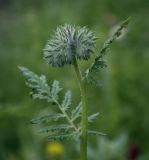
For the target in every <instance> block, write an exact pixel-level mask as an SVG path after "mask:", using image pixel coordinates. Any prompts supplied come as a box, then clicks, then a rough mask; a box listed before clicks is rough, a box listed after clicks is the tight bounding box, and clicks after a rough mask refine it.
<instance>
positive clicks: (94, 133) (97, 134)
mask: <svg viewBox="0 0 149 160" xmlns="http://www.w3.org/2000/svg"><path fill="white" fill-rule="evenodd" d="M88 134H89V135H91V136H106V134H105V133H102V132H98V131H92V130H89V131H88Z"/></svg>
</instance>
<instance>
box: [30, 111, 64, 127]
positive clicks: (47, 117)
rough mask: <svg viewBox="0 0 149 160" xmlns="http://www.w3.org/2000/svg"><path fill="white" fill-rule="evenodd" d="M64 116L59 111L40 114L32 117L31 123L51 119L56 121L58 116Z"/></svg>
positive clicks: (39, 122)
mask: <svg viewBox="0 0 149 160" xmlns="http://www.w3.org/2000/svg"><path fill="white" fill-rule="evenodd" d="M64 117H65V116H64V115H63V114H60V113H54V114H48V115H45V116H41V117H39V118H36V119H32V120H31V123H32V124H41V123H43V122H50V121H52V120H54V121H57V120H58V119H60V118H64Z"/></svg>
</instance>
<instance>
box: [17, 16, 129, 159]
mask: <svg viewBox="0 0 149 160" xmlns="http://www.w3.org/2000/svg"><path fill="white" fill-rule="evenodd" d="M128 23H129V19H127V20H125V21H124V22H122V24H121V25H120V26H119V28H118V29H117V30H116V31H115V33H114V34H113V35H112V36H111V37H110V38H109V39H108V40H107V41H106V42H105V43H104V45H103V47H102V48H101V50H100V51H99V52H97V53H96V57H95V59H94V61H93V63H92V64H91V65H90V67H89V68H88V69H87V70H86V71H85V72H84V73H83V74H82V71H81V70H80V68H79V65H78V60H88V59H89V58H90V56H91V55H92V54H93V53H95V48H96V41H97V38H96V36H95V34H94V33H93V32H92V31H90V30H88V29H87V28H86V27H75V26H71V25H64V26H60V27H58V28H57V29H56V31H55V34H54V36H53V37H52V38H51V39H50V40H49V41H48V42H47V44H46V46H45V49H44V59H45V60H46V61H47V62H48V64H49V65H51V66H52V67H63V66H64V65H72V66H73V67H74V71H75V73H76V76H77V79H78V83H79V87H80V93H81V101H80V102H79V103H78V106H76V107H75V108H74V107H73V108H71V105H72V104H71V98H72V97H71V91H70V90H68V91H67V92H66V93H65V95H64V98H63V100H62V101H61V100H60V99H59V94H60V92H61V90H62V88H61V87H60V85H59V82H58V81H56V80H54V81H53V83H52V84H51V85H49V84H48V83H47V79H46V77H45V76H44V75H41V76H39V75H37V74H35V73H34V72H32V71H30V70H29V69H27V68H25V67H19V69H20V70H21V72H22V74H23V76H24V77H25V78H26V84H27V85H28V86H29V87H30V88H31V89H32V91H31V93H30V94H31V95H32V97H33V99H43V100H46V101H48V102H49V103H54V104H56V105H57V107H58V108H59V112H58V113H54V114H53V113H49V114H47V115H43V116H42V117H39V118H36V119H33V120H31V123H32V124H42V123H44V126H45V123H46V126H45V127H44V128H43V129H41V132H46V133H47V134H48V138H49V140H63V139H79V140H80V160H87V137H88V135H104V134H102V133H100V132H98V131H93V130H89V129H88V123H89V122H92V121H93V120H95V119H96V118H97V116H98V115H99V113H95V114H92V115H89V116H88V115H87V103H86V85H87V84H88V83H92V84H95V85H97V83H98V79H96V76H95V75H96V73H98V72H99V71H100V70H101V68H103V67H105V66H106V63H105V61H104V56H105V54H106V53H107V50H108V49H109V46H110V44H112V43H113V42H114V41H115V40H116V39H117V38H118V37H119V36H120V35H121V33H122V31H123V29H125V28H127V26H128ZM68 110H69V111H68ZM61 119H65V123H61V122H63V121H60V120H61ZM52 121H59V122H58V123H57V125H52V126H51V125H49V122H52ZM54 124H55V123H54Z"/></svg>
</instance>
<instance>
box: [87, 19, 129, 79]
mask: <svg viewBox="0 0 149 160" xmlns="http://www.w3.org/2000/svg"><path fill="white" fill-rule="evenodd" d="M129 22H130V19H129V18H128V19H126V20H125V21H123V22H122V24H121V25H120V26H119V28H118V29H117V30H116V31H115V33H114V34H113V35H112V36H111V37H110V38H109V39H108V40H107V41H106V42H105V43H104V45H103V47H102V48H101V50H100V51H99V53H97V56H96V58H95V60H94V62H93V63H92V64H91V66H90V67H89V68H88V69H87V70H86V72H85V78H86V79H87V80H88V82H92V81H91V80H90V77H92V79H94V74H95V73H96V72H99V71H100V69H101V68H104V67H106V63H105V61H104V60H103V57H104V55H105V54H106V53H107V51H108V49H109V47H110V45H111V44H112V43H113V42H114V41H115V40H116V39H117V38H118V37H119V36H120V35H121V33H122V31H123V30H124V29H125V28H127V26H128V24H129ZM94 81H96V80H95V79H94Z"/></svg>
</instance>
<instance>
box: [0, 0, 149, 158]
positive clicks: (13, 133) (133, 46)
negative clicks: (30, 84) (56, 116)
mask: <svg viewBox="0 0 149 160" xmlns="http://www.w3.org/2000/svg"><path fill="white" fill-rule="evenodd" d="M148 8H149V3H148V0H125V1H122V0H100V1H99V0H94V1H91V0H75V1H72V0H42V1H41V0H14V1H11V0H0V160H45V159H60V160H62V159H65V160H66V159H70V157H72V158H71V159H72V160H73V159H74V160H77V159H78V153H77V150H78V149H77V147H78V146H74V145H72V147H70V145H71V144H70V142H66V143H65V144H64V145H63V146H61V144H57V145H55V146H56V149H57V150H56V152H55V151H53V150H51V147H53V146H52V144H49V142H48V141H47V139H46V137H44V136H42V135H40V134H38V128H34V126H32V125H30V123H29V121H30V119H32V118H33V117H37V115H39V114H42V113H43V112H50V111H51V112H52V110H51V108H53V107H50V106H48V104H46V103H43V102H41V101H32V100H31V98H30V97H29V95H28V92H29V90H28V88H27V87H26V86H25V84H24V80H23V78H22V76H21V75H20V73H19V71H18V69H17V66H18V65H23V66H26V67H28V68H30V69H31V70H33V71H35V72H37V73H39V74H41V73H42V74H45V75H47V77H48V78H49V82H52V81H53V80H54V79H59V80H60V82H61V84H63V88H65V89H68V88H70V89H71V90H73V103H74V104H76V103H77V101H78V100H79V98H80V97H79V92H78V86H77V85H76V82H75V79H74V76H73V71H72V69H70V67H65V68H64V69H53V68H50V67H49V66H48V65H47V64H46V63H45V61H44V60H43V58H42V57H43V53H42V49H43V48H44V45H45V43H46V41H47V39H49V38H50V36H51V34H52V33H53V30H54V29H55V28H56V27H57V26H58V25H63V24H65V23H68V24H69V23H70V24H76V25H81V26H84V25H85V26H88V27H89V28H90V29H92V30H94V31H95V33H96V36H98V37H99V40H98V46H99V47H101V46H102V44H103V42H104V41H105V40H106V39H107V38H108V37H109V35H110V34H111V33H112V31H113V30H114V28H115V27H116V26H117V25H118V23H119V22H121V21H122V20H124V19H126V18H127V17H129V16H130V17H131V18H132V20H131V25H130V27H129V30H128V33H127V36H125V33H124V36H123V37H122V38H120V39H119V40H117V43H115V44H114V45H113V47H112V49H111V51H110V52H109V55H108V56H107V61H108V64H109V65H108V67H107V68H106V69H104V70H103V71H101V73H100V74H99V75H98V76H99V80H100V82H101V87H99V88H98V87H91V86H88V89H89V90H90V92H89V93H88V107H89V113H91V112H93V110H94V111H97V112H98V111H99V112H100V117H99V119H98V120H97V121H96V124H94V125H92V127H93V128H98V130H100V131H102V132H104V133H107V137H105V138H102V137H101V138H99V140H98V141H97V140H96V139H95V138H91V139H90V142H89V143H90V147H89V157H90V159H93V160H94V159H95V160H99V157H101V158H100V159H101V160H116V159H117V160H123V159H124V160H127V159H133V156H135V154H136V155H137V153H138V156H137V159H139V160H148V159H149V152H148V148H149V140H148V135H149V127H148V126H149V116H148V113H149V107H148V106H149V105H148V104H149V98H148V95H149V84H148V82H149V74H148V71H149V63H148V62H149V54H148V52H149V39H148V37H149V29H148V28H149V21H148V16H149V12H148ZM89 63H90V62H88V64H89ZM88 64H84V63H83V62H81V65H82V67H83V68H85V67H86V66H88ZM72 144H74V143H72ZM55 155H57V157H54V156H55ZM68 157H69V158H68Z"/></svg>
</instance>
